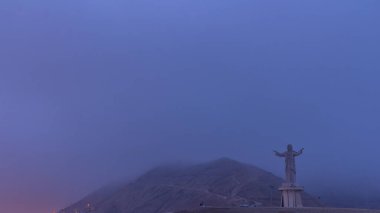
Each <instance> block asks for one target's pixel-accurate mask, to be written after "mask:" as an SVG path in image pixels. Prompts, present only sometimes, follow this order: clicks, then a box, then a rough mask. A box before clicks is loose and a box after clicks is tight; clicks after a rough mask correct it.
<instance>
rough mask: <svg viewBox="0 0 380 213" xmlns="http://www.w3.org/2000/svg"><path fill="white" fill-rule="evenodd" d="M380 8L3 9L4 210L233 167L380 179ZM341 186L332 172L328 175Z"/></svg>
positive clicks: (317, 0) (111, 0)
mask: <svg viewBox="0 0 380 213" xmlns="http://www.w3.org/2000/svg"><path fill="white" fill-rule="evenodd" d="M379 10H380V2H379V1H378V0H363V1H357V0H355V1H354V0H336V1H331V0H322V1H321V0H311V1H301V0H296V1H282V0H278V1H273V0H266V1H262V0H260V1H259V0H257V1H256V0H207V1H204V0H164V1H158V0H107V1H106V0H1V1H0V144H1V146H0V212H11V213H24V212H30V213H48V212H51V211H52V210H53V209H54V208H55V209H59V208H62V207H65V206H67V205H68V204H70V203H72V202H74V201H76V200H78V199H79V198H81V197H83V196H84V195H85V194H87V193H89V192H91V191H92V190H94V189H96V188H98V187H99V186H102V185H104V184H106V183H108V182H110V181H114V180H119V179H123V178H128V177H133V176H135V175H137V174H140V173H141V172H143V171H145V170H146V169H148V168H150V167H152V166H155V165H157V164H162V163H167V162H172V161H178V160H180V161H185V162H188V161H191V162H194V161H195V162H200V161H206V160H210V159H215V158H219V157H222V156H227V157H231V158H235V159H237V160H241V161H245V162H250V163H253V164H256V165H258V166H260V167H263V168H265V169H267V170H269V171H272V172H274V173H275V174H278V175H282V170H283V168H282V166H283V165H282V162H281V161H280V160H279V159H277V158H275V157H274V156H273V154H272V152H271V150H272V149H278V150H281V149H285V146H286V144H287V143H293V144H294V145H295V148H296V149H297V148H301V147H305V155H304V156H302V161H299V162H298V165H299V169H300V172H299V173H300V174H302V175H300V178H299V179H300V181H301V182H303V183H305V184H306V185H307V183H312V182H315V181H320V182H323V183H325V184H326V185H328V184H329V183H334V181H335V180H337V179H338V180H342V179H343V180H345V181H343V182H342V181H340V184H347V185H348V184H351V183H354V182H356V181H358V180H360V181H363V180H364V182H365V183H372V182H375V185H376V184H377V185H376V187H379V188H380V184H379V183H378V182H376V181H375V180H376V179H377V180H378V179H379V178H380V169H379V168H380V161H379V160H378V156H379V154H378V153H379V149H380V145H379V144H380V143H379V141H380V131H379V130H380V122H379V121H380V99H379V97H380V86H379V82H380V72H379V71H380V60H379V58H380V27H379V22H380V13H379ZM326 174H332V176H331V177H327V176H326Z"/></svg>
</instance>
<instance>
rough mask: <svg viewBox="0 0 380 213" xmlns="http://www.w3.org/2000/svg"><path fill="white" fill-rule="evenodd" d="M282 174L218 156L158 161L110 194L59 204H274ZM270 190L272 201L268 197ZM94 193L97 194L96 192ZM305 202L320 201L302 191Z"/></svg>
mask: <svg viewBox="0 0 380 213" xmlns="http://www.w3.org/2000/svg"><path fill="white" fill-rule="evenodd" d="M281 183H282V179H281V178H279V177H276V176H274V175H273V174H271V173H269V172H267V171H265V170H263V169H260V168H258V167H255V166H252V165H249V164H245V163H240V162H238V161H235V160H232V159H229V158H221V159H218V160H215V161H211V162H208V163H203V164H198V165H193V166H181V167H178V166H174V167H170V166H168V167H159V168H156V169H152V170H150V171H148V172H147V173H145V174H144V175H142V176H141V177H139V178H138V179H136V180H135V181H133V182H131V183H129V184H127V185H125V186H123V187H120V188H119V190H114V193H112V194H111V195H110V194H109V193H107V194H105V196H104V197H101V198H99V196H97V199H96V200H91V199H88V198H91V195H90V196H88V197H87V198H86V199H85V202H84V201H81V202H78V203H77V204H74V205H72V206H70V207H68V208H66V209H64V210H63V212H65V213H74V212H75V210H77V211H79V212H80V211H85V210H86V208H88V207H86V203H90V206H91V208H92V209H91V210H92V212H94V213H155V212H156V213H161V212H174V211H178V210H186V209H194V208H197V207H199V205H200V203H203V204H204V205H207V206H217V207H237V206H240V205H242V204H253V203H260V204H262V205H263V206H272V205H274V206H279V205H280V193H279V192H278V191H277V189H276V188H277V187H278V186H280V184H281ZM271 193H272V195H273V202H271V199H270V197H271ZM97 194H101V193H99V192H97ZM304 202H305V205H306V206H319V203H318V201H317V200H316V199H314V198H312V197H311V196H309V195H307V194H304Z"/></svg>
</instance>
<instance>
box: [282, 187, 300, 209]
mask: <svg viewBox="0 0 380 213" xmlns="http://www.w3.org/2000/svg"><path fill="white" fill-rule="evenodd" d="M278 190H279V191H281V207H284V208H300V207H303V205H302V198H301V193H302V192H303V187H301V186H296V185H293V184H287V183H285V184H283V185H282V186H281V187H280V188H279V189H278Z"/></svg>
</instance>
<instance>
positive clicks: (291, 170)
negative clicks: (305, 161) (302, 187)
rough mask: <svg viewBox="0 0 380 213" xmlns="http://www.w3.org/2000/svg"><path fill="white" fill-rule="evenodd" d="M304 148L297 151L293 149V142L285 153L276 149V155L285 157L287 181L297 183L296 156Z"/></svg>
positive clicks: (291, 183)
mask: <svg viewBox="0 0 380 213" xmlns="http://www.w3.org/2000/svg"><path fill="white" fill-rule="evenodd" d="M303 150H304V149H303V148H302V149H301V150H300V151H298V152H296V151H294V150H293V146H292V145H291V144H289V145H288V150H287V151H286V152H283V153H279V152H277V151H274V153H275V154H276V156H278V157H284V158H285V174H286V183H288V184H290V185H294V184H295V183H296V161H295V157H297V156H299V155H301V154H302V152H303Z"/></svg>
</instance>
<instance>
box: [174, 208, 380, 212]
mask: <svg viewBox="0 0 380 213" xmlns="http://www.w3.org/2000/svg"><path fill="white" fill-rule="evenodd" d="M177 213H380V210H369V209H345V208H297V209H285V208H270V207H268V208H201V209H197V210H192V211H180V212H177Z"/></svg>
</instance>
